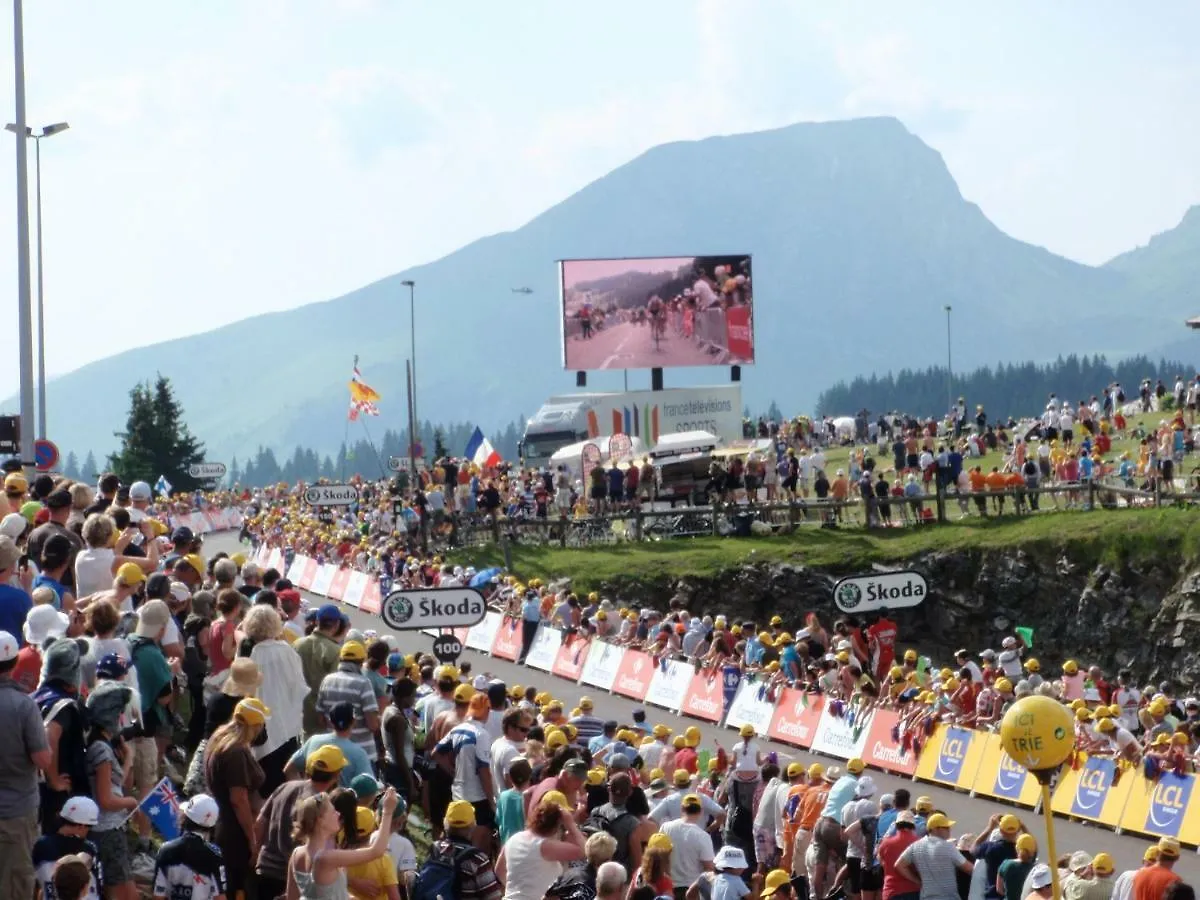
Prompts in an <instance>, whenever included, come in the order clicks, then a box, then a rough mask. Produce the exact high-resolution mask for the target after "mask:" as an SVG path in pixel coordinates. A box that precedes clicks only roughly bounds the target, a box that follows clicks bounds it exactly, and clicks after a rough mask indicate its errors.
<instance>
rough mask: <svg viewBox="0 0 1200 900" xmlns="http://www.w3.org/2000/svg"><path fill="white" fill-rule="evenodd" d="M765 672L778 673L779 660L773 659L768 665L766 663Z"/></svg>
mask: <svg viewBox="0 0 1200 900" xmlns="http://www.w3.org/2000/svg"><path fill="white" fill-rule="evenodd" d="M766 671H768V672H771V673H775V672H778V671H779V660H777V659H773V660H771V661H770V662H769V663H767V668H766Z"/></svg>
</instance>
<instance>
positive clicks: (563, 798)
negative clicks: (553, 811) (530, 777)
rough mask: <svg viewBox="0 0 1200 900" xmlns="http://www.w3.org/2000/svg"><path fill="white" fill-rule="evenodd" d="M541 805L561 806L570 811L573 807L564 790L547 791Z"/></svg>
mask: <svg viewBox="0 0 1200 900" xmlns="http://www.w3.org/2000/svg"><path fill="white" fill-rule="evenodd" d="M541 805H543V806H547V805H556V806H561V807H562V808H563V809H565V810H568V811H569V810H570V809H571V804H570V803H568V802H567V795H566V794H564V793H563V792H562V791H546V793H544V794H542V800H541Z"/></svg>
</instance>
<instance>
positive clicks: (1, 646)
mask: <svg viewBox="0 0 1200 900" xmlns="http://www.w3.org/2000/svg"><path fill="white" fill-rule="evenodd" d="M18 652H19V648H18V647H17V639H16V638H15V637H13V636H12V635H11V634H9V633H8V632H7V631H0V662H8V661H9V660H10V659H16V658H17V653H18Z"/></svg>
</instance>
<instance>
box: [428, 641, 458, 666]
mask: <svg viewBox="0 0 1200 900" xmlns="http://www.w3.org/2000/svg"><path fill="white" fill-rule="evenodd" d="M462 652H463V645H462V641H460V640H459V639H458V638H456V637H455V636H454V635H452V634H439V635H438V636H437V637H435V638H434V639H433V655H434V656H436V657H437V658H438V661H439V662H444V663H452V662H454V661H455V660H456V659H458V658H459V657H460V656H462Z"/></svg>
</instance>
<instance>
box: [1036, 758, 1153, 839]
mask: <svg viewBox="0 0 1200 900" xmlns="http://www.w3.org/2000/svg"><path fill="white" fill-rule="evenodd" d="M1116 773H1117V763H1116V762H1115V761H1114V760H1111V759H1106V758H1104V757H1101V756H1089V757H1087V758H1086V759H1085V760H1084V762H1083V765H1081V766H1080V767H1079V768H1078V769H1076V768H1074V767H1072V766H1066V767H1064V768H1063V770H1062V772H1061V773H1060V774H1059V776H1058V786H1057V787H1056V788H1055V789H1054V798H1053V800H1052V801H1051V806H1052V807H1053V809H1054V811H1055V812H1056V813H1058V814H1059V815H1063V816H1075V817H1076V818H1079V819H1088V820H1090V821H1092V822H1099V823H1101V824H1103V825H1108V826H1109V827H1111V828H1115V827H1116V826H1118V825H1119V824H1120V823H1121V814H1122V813H1123V812H1124V811H1125V804H1126V802H1127V801H1128V800H1129V793H1130V791H1131V790H1133V787H1134V785H1135V784H1137V783H1138V779H1137V778H1136V777H1135V776H1136V775H1137V773H1136V772H1135V771H1133V770H1129V771H1126V772H1125V773H1123V774H1122V777H1120V778H1117V777H1116ZM1114 781H1116V784H1115V785H1114V784H1113V782H1114Z"/></svg>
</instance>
